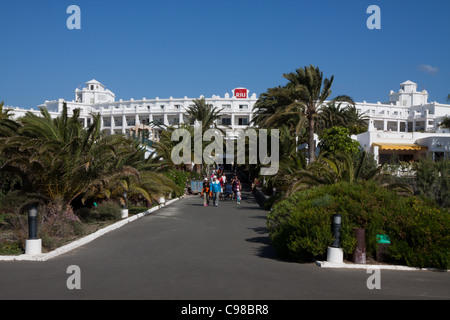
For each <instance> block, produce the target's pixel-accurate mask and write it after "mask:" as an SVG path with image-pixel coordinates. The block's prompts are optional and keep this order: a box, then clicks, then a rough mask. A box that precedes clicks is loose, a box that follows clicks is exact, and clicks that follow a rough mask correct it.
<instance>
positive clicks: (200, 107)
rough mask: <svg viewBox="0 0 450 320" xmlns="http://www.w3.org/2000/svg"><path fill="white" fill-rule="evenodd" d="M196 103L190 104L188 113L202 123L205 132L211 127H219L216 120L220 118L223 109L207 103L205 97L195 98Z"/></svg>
mask: <svg viewBox="0 0 450 320" xmlns="http://www.w3.org/2000/svg"><path fill="white" fill-rule="evenodd" d="M193 102H194V105H192V106H189V108H188V109H187V113H188V116H189V119H190V120H191V121H194V120H197V121H198V122H201V123H202V130H203V132H204V131H206V130H208V129H210V128H211V127H213V126H214V127H217V126H216V125H215V121H216V120H219V119H220V112H222V110H223V109H219V108H217V107H213V105H211V104H207V103H206V100H205V98H204V97H202V98H201V99H194V100H193Z"/></svg>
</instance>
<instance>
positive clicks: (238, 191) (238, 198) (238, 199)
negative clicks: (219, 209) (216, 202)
mask: <svg viewBox="0 0 450 320" xmlns="http://www.w3.org/2000/svg"><path fill="white" fill-rule="evenodd" d="M236 202H237V204H241V189H240V186H237V187H236Z"/></svg>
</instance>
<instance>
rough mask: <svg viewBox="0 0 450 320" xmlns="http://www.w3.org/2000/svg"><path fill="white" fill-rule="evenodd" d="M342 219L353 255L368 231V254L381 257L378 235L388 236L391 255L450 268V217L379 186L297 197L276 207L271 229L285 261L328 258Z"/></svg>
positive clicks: (348, 186) (344, 186) (338, 187)
mask: <svg viewBox="0 0 450 320" xmlns="http://www.w3.org/2000/svg"><path fill="white" fill-rule="evenodd" d="M335 213H339V214H342V217H343V226H342V229H341V233H342V238H341V244H342V248H343V250H344V252H345V253H346V254H351V253H352V252H353V250H354V248H355V244H356V241H355V239H354V236H353V228H364V229H365V230H366V252H367V255H368V256H375V255H376V250H377V242H376V235H377V234H387V235H388V236H389V237H390V238H391V242H392V245H391V247H390V248H389V255H390V257H391V258H393V259H395V260H396V261H398V262H401V263H406V264H407V265H409V266H418V267H437V268H448V267H450V213H449V212H448V211H446V210H444V209H442V208H439V207H437V206H436V205H434V204H433V203H430V201H427V200H424V199H422V198H418V197H415V196H409V197H402V196H398V194H397V193H396V192H393V191H391V190H388V189H386V188H383V187H380V186H379V185H378V184H376V183H374V182H360V183H358V184H355V183H348V182H340V183H336V184H332V185H323V186H320V187H315V188H311V189H307V190H303V191H299V192H296V193H294V194H292V195H291V196H290V197H289V198H286V199H284V200H282V201H280V202H278V203H277V204H275V206H274V207H273V210H272V211H271V212H270V213H269V215H268V221H267V226H268V229H269V232H270V238H271V240H272V243H273V245H274V246H275V248H276V249H277V251H278V252H279V254H280V256H282V257H284V258H289V259H294V260H297V261H308V260H310V259H312V258H324V257H325V254H326V249H327V247H328V246H329V245H330V244H331V243H332V241H333V236H332V231H331V221H332V215H333V214H335Z"/></svg>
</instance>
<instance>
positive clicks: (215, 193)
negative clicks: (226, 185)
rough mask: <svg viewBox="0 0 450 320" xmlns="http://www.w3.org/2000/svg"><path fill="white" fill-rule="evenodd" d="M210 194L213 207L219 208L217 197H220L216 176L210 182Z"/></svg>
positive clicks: (218, 182)
mask: <svg viewBox="0 0 450 320" xmlns="http://www.w3.org/2000/svg"><path fill="white" fill-rule="evenodd" d="M211 192H212V194H213V200H214V206H215V207H218V206H219V197H220V181H219V180H218V179H217V176H214V180H213V181H212V182H211Z"/></svg>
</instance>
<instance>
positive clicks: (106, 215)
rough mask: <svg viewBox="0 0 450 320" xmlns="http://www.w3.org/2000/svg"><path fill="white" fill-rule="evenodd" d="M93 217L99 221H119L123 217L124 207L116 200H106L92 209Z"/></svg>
mask: <svg viewBox="0 0 450 320" xmlns="http://www.w3.org/2000/svg"><path fill="white" fill-rule="evenodd" d="M91 217H92V218H93V219H94V220H97V221H110V220H113V221H118V220H120V219H122V209H121V207H120V205H118V204H117V203H115V202H112V201H105V202H102V203H99V204H98V206H97V207H96V208H93V209H92V210H91Z"/></svg>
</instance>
